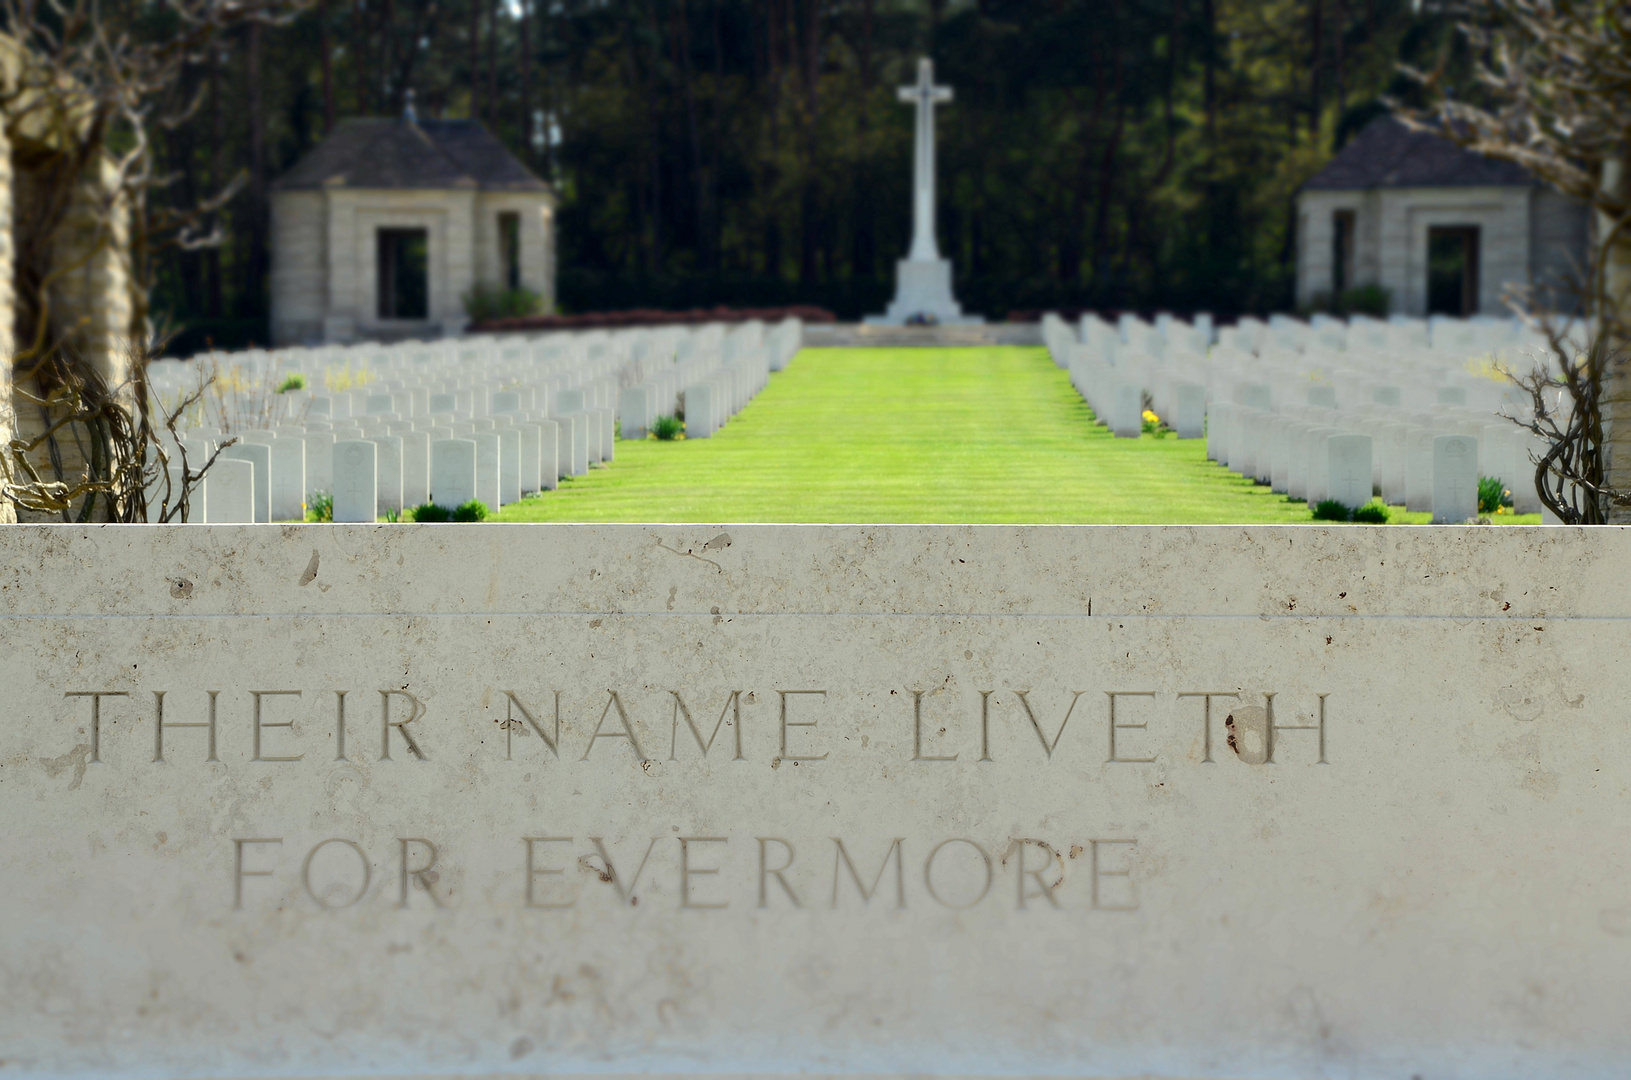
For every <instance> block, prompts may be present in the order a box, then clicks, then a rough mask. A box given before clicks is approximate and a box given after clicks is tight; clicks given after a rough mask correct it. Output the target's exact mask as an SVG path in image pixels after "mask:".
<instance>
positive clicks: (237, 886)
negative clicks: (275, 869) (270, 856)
mask: <svg viewBox="0 0 1631 1080" xmlns="http://www.w3.org/2000/svg"><path fill="white" fill-rule="evenodd" d="M281 843H283V839H282V838H281V837H278V838H265V839H262V838H258V837H245V838H244V839H242V840H237V839H234V840H233V841H232V849H233V855H234V859H235V861H234V863H233V871H232V910H234V911H242V910H243V908H244V878H246V877H271V876H272V871H270V870H245V869H244V845H245V844H281Z"/></svg>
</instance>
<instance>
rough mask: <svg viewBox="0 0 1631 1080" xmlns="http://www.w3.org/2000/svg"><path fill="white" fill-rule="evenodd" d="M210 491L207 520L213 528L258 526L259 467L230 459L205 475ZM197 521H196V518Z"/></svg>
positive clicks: (221, 459) (223, 459)
mask: <svg viewBox="0 0 1631 1080" xmlns="http://www.w3.org/2000/svg"><path fill="white" fill-rule="evenodd" d="M205 476H206V478H207V479H208V480H209V485H210V491H209V501H208V504H207V509H206V511H205V514H204V516H203V521H204V522H205V523H206V524H209V525H223V524H246V525H250V524H254V521H255V466H254V465H252V464H250V463H249V462H248V461H239V460H235V459H233V458H229V457H226V456H224V455H223V456H222V457H218V458H216V459H215V464H213V465H211V466H210V467H209V471H208V472H207V473H205ZM194 520H196V519H194Z"/></svg>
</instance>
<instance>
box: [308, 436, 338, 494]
mask: <svg viewBox="0 0 1631 1080" xmlns="http://www.w3.org/2000/svg"><path fill="white" fill-rule="evenodd" d="M333 490H334V435H333V433H332V432H327V431H319V432H315V433H313V434H309V435H307V436H306V501H307V502H310V501H311V497H312V496H313V495H315V494H317V493H318V492H319V491H327V492H331V493H332V492H333Z"/></svg>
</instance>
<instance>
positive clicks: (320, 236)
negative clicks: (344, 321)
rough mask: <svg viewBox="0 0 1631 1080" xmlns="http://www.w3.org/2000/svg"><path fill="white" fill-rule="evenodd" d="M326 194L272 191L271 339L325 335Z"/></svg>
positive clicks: (296, 341) (284, 341)
mask: <svg viewBox="0 0 1631 1080" xmlns="http://www.w3.org/2000/svg"><path fill="white" fill-rule="evenodd" d="M325 199H326V196H325V195H324V194H323V192H321V191H274V192H272V282H271V288H272V326H271V334H272V342H273V343H274V344H276V345H304V344H307V343H310V342H315V341H321V340H323V316H324V314H325V311H326V301H327V296H328V291H329V282H328V243H327V240H328V230H327V228H325V224H326V221H325V218H326V213H327V210H326V206H325Z"/></svg>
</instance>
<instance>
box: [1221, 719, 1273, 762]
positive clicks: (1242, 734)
mask: <svg viewBox="0 0 1631 1080" xmlns="http://www.w3.org/2000/svg"><path fill="white" fill-rule="evenodd" d="M1223 727H1224V730H1225V731H1227V732H1228V735H1227V738H1226V741H1227V742H1228V744H1229V749H1231V750H1233V751H1234V752H1235V756H1236V757H1238V758H1239V759H1240V760H1241V761H1243V762H1245V763H1246V764H1247V765H1262V764H1263V763H1265V762H1266V761H1268V759H1269V713H1268V710H1267V709H1265V708H1263V706H1261V705H1239V706H1236V707H1235V708H1233V709H1231V710H1229V715H1228V716H1225V717H1224V718H1223Z"/></svg>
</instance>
